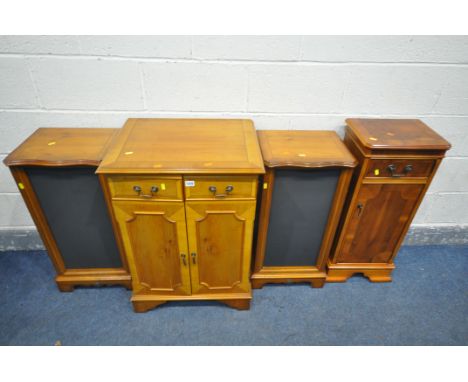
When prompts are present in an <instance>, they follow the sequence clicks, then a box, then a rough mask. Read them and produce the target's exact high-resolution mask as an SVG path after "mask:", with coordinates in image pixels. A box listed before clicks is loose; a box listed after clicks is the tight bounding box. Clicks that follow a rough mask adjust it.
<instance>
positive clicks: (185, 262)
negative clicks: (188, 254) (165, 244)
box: [180, 253, 187, 266]
mask: <svg viewBox="0 0 468 382" xmlns="http://www.w3.org/2000/svg"><path fill="white" fill-rule="evenodd" d="M180 257H181V258H182V262H183V263H184V265H185V266H187V260H185V253H181V254H180Z"/></svg>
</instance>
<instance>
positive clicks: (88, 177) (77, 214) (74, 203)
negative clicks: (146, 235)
mask: <svg viewBox="0 0 468 382" xmlns="http://www.w3.org/2000/svg"><path fill="white" fill-rule="evenodd" d="M116 132H117V130H116V129H107V128H40V129H38V130H36V131H35V132H34V133H33V134H32V135H31V136H30V137H29V138H27V139H26V140H25V141H24V142H23V143H22V144H21V145H20V146H19V147H18V148H16V149H15V150H14V151H13V152H12V153H11V154H10V155H8V156H7V157H6V158H5V160H4V163H5V164H6V165H7V166H9V167H10V170H11V173H12V175H13V177H14V179H15V181H16V184H17V186H18V189H19V191H20V193H21V195H22V196H23V199H24V201H25V203H26V206H27V207H28V209H29V212H30V214H31V216H32V219H33V221H34V223H35V224H36V227H37V230H38V231H39V234H40V236H41V238H42V241H43V242H44V245H45V247H46V249H47V252H48V254H49V257H50V259H51V261H52V263H53V265H54V267H55V270H56V272H57V276H56V278H55V280H56V283H57V286H58V288H59V289H60V290H61V291H63V292H65V291H71V290H73V288H74V286H75V285H89V284H121V285H124V286H126V287H127V288H130V287H131V279H130V273H129V272H128V270H127V269H128V268H127V263H126V260H125V258H123V257H121V256H120V254H119V252H120V251H119V250H118V243H116V241H115V237H114V234H113V230H112V226H111V219H110V217H109V215H108V214H109V211H108V208H107V207H106V204H105V203H106V202H105V199H104V196H103V193H102V188H101V185H100V183H99V178H98V177H97V176H96V175H95V171H96V168H97V166H98V165H99V163H100V162H101V159H102V156H103V153H104V152H105V149H106V147H107V145H108V144H109V142H110V141H111V139H112V137H113V136H114V135H115V133H116Z"/></svg>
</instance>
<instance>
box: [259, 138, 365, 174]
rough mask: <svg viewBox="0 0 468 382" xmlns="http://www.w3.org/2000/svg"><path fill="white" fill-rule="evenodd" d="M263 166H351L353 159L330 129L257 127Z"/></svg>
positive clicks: (353, 163) (354, 164)
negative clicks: (269, 128) (264, 128)
mask: <svg viewBox="0 0 468 382" xmlns="http://www.w3.org/2000/svg"><path fill="white" fill-rule="evenodd" d="M257 134H258V138H259V141H260V146H261V149H262V155H263V160H264V163H265V166H267V167H306V168H318V167H355V166H356V165H357V161H356V159H355V158H354V157H353V155H352V154H351V153H350V152H349V150H348V149H347V148H346V146H345V145H344V143H343V142H342V141H341V139H340V137H339V136H338V134H336V133H335V132H334V131H317V130H260V131H258V132H257Z"/></svg>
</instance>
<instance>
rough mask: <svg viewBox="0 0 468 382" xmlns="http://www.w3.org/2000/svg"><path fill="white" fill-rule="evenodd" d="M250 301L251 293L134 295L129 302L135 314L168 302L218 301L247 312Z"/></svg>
mask: <svg viewBox="0 0 468 382" xmlns="http://www.w3.org/2000/svg"><path fill="white" fill-rule="evenodd" d="M251 299H252V292H251V291H249V292H247V293H235V294H227V293H225V294H198V295H197V294H195V295H187V296H177V295H151V294H134V295H133V296H132V299H131V301H132V304H133V310H134V311H135V312H136V313H143V312H147V311H148V310H151V309H154V308H156V307H158V306H159V305H162V304H165V303H166V302H169V301H218V302H221V303H223V304H225V305H227V306H229V307H231V308H234V309H238V310H248V309H250V300H251Z"/></svg>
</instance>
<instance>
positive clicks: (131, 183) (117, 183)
mask: <svg viewBox="0 0 468 382" xmlns="http://www.w3.org/2000/svg"><path fill="white" fill-rule="evenodd" d="M108 182H109V189H110V193H111V196H112V199H142V200H165V199H167V200H182V199H183V193H182V177H180V176H179V177H177V176H168V177H160V176H158V177H155V176H141V175H138V176H126V175H125V176H124V175H113V176H109V177H108Z"/></svg>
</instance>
